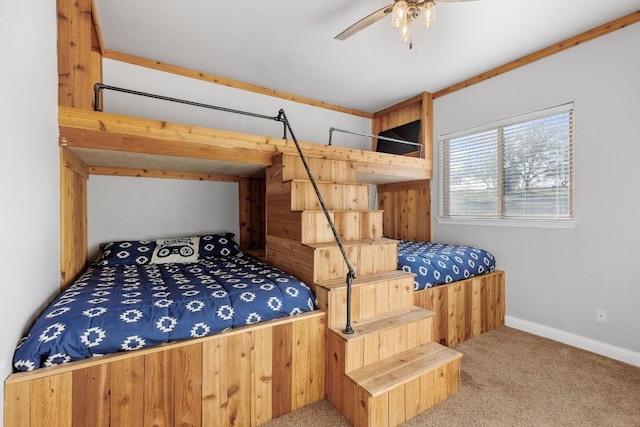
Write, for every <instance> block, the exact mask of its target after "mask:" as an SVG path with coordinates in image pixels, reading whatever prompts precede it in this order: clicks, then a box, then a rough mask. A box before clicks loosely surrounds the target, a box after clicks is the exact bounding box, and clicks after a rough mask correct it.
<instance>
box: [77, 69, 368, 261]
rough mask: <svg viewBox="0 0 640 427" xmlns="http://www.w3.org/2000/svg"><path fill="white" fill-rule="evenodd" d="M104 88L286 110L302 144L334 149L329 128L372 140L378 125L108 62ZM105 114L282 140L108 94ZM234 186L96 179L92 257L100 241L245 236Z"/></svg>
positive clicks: (235, 121)
mask: <svg viewBox="0 0 640 427" xmlns="http://www.w3.org/2000/svg"><path fill="white" fill-rule="evenodd" d="M103 83H105V84H107V85H111V86H118V87H123V88H127V89H132V90H137V91H142V92H147V93H153V94H158V95H162V96H167V97H172V98H179V99H184V100H188V101H193V102H200V103H205V104H210V105H215V106H220V107H224V108H231V109H235V110H244V111H249V112H251V113H256V114H261V115H266V116H270V117H275V116H277V115H278V111H279V110H280V108H284V110H285V112H286V114H287V117H288V119H289V121H290V123H291V126H292V128H293V132H294V133H295V136H296V138H297V139H298V140H299V141H307V142H316V143H320V144H327V143H328V138H329V128H330V127H335V128H341V129H347V130H353V131H357V132H363V133H370V132H371V120H370V119H366V118H362V117H357V116H353V115H350V114H344V113H339V112H335V111H331V110H326V109H321V108H317V107H312V106H309V105H305V104H299V103H295V102H292V101H286V100H283V99H280V98H274V97H269V96H265V95H261V94H257V93H253V92H247V91H242V90H238V89H234V88H230V87H227V86H222V85H217V84H212V83H208V82H204V81H201V80H196V79H190V78H187V77H183V76H178V75H175V74H168V73H164V72H160V71H156V70H152V69H148V68H144V67H139V66H135V65H131V64H127V63H124V62H119V61H113V60H104V62H103ZM103 109H104V111H106V112H110V113H118V114H125V115H130V116H136V117H145V118H150V119H157V120H167V121H172V122H178V123H186V124H190V125H197V126H205V127H211V128H217V129H224V130H231V131H238V132H245V133H253V134H258V135H267V136H272V137H277V138H281V137H282V136H283V126H282V124H281V123H278V122H275V121H270V120H264V119H257V118H254V117H247V116H242V115H236V114H231V113H226V112H220V111H215V110H211V109H205V108H201V107H193V106H189V105H184V104H179V103H172V102H168V101H160V100H156V99H152V98H141V97H137V96H133V95H129V94H122V93H119V92H113V91H108V90H105V91H104V108H103ZM370 141H371V140H370V139H369V138H364V137H358V136H353V135H348V134H344V133H336V134H334V137H333V144H334V145H339V146H344V147H350V148H357V149H367V150H368V149H370V147H371V142H370ZM238 219H239V212H238V186H237V184H233V183H219V182H201V181H188V180H167V179H153V178H120V177H118V178H116V177H98V176H92V177H90V179H89V183H88V227H89V250H90V256H92V257H93V256H95V254H96V253H97V247H98V244H99V243H101V242H107V241H113V240H119V239H138V238H154V237H170V236H182V235H189V234H195V233H199V232H209V231H232V232H234V233H236V236H238V233H239V223H238Z"/></svg>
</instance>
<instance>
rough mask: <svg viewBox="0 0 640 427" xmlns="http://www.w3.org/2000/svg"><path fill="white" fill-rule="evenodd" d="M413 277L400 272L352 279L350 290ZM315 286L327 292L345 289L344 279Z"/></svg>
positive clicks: (394, 271) (387, 272) (385, 272)
mask: <svg viewBox="0 0 640 427" xmlns="http://www.w3.org/2000/svg"><path fill="white" fill-rule="evenodd" d="M414 276H415V274H414V273H407V272H406V271H402V270H392V271H384V272H382V273H376V274H368V275H364V276H358V277H356V278H355V279H353V281H352V282H351V289H355V288H357V287H359V286H365V285H368V284H371V283H377V282H382V281H389V280H395V279H408V278H410V279H411V280H413V277H414ZM316 285H318V286H320V287H322V288H324V289H327V290H338V289H344V288H346V287H347V284H346V281H345V278H344V277H343V278H340V279H332V280H327V281H324V282H319V283H316Z"/></svg>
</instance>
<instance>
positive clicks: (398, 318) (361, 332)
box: [336, 307, 433, 341]
mask: <svg viewBox="0 0 640 427" xmlns="http://www.w3.org/2000/svg"><path fill="white" fill-rule="evenodd" d="M431 316H433V312H431V311H429V310H426V309H424V308H420V307H407V308H403V309H399V310H394V311H389V312H386V313H381V314H379V315H377V316H375V317H373V318H370V319H361V320H359V321H357V322H353V334H350V335H344V338H345V339H346V340H347V341H352V340H357V339H361V338H363V337H365V336H367V335H371V334H376V333H379V332H380V331H382V330H385V329H393V328H396V327H397V326H399V325H405V324H407V323H410V322H414V321H417V320H420V319H424V318H427V317H431ZM336 332H338V333H340V332H339V331H336Z"/></svg>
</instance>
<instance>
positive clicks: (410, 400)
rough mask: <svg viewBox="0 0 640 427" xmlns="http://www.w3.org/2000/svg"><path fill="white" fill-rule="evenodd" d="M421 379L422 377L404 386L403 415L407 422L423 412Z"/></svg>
mask: <svg viewBox="0 0 640 427" xmlns="http://www.w3.org/2000/svg"><path fill="white" fill-rule="evenodd" d="M421 378H422V376H421V377H418V378H416V379H414V380H412V381H409V382H408V383H406V384H405V385H404V413H405V418H406V419H407V420H408V419H410V418H413V417H415V416H416V415H418V414H419V413H420V412H422V411H424V409H423V404H422V402H423V401H424V395H423V394H422V388H421Z"/></svg>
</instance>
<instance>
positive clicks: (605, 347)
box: [504, 316, 640, 367]
mask: <svg viewBox="0 0 640 427" xmlns="http://www.w3.org/2000/svg"><path fill="white" fill-rule="evenodd" d="M504 323H505V325H506V326H509V327H510V328H514V329H519V330H521V331H524V332H528V333H530V334H533V335H538V336H541V337H544V338H549V339H551V340H554V341H558V342H561V343H563V344H567V345H570V346H572V347H577V348H580V349H582V350H587V351H590V352H592V353H596V354H599V355H601V356H605V357H609V358H611V359H615V360H619V361H621V362H624V363H628V364H630V365H633V366H638V367H640V353H638V352H635V351H631V350H627V349H626V348H622V347H616V346H615V345H611V344H606V343H603V342H600V341H596V340H592V339H590V338H585V337H582V336H580V335H575V334H571V333H569V332H565V331H561V330H559V329H554V328H550V327H548V326H544V325H540V324H538V323H533V322H529V321H528V320H522V319H518V318H516V317H511V316H505V317H504Z"/></svg>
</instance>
